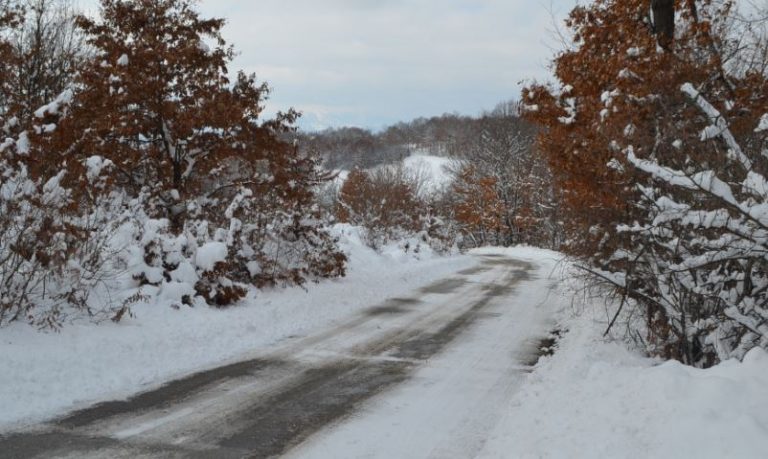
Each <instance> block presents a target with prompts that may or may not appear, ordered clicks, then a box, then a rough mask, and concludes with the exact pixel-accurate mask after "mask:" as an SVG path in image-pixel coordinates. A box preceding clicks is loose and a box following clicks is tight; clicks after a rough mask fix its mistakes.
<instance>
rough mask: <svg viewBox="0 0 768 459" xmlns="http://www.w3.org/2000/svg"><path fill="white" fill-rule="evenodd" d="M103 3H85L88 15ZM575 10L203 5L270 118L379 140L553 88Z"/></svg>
mask: <svg viewBox="0 0 768 459" xmlns="http://www.w3.org/2000/svg"><path fill="white" fill-rule="evenodd" d="M96 3H97V2H96V0H81V2H80V4H81V5H82V6H84V7H89V6H91V7H92V5H95V4H96ZM575 3H576V0H202V1H201V2H200V4H199V5H200V10H201V11H202V13H203V14H204V16H207V17H210V16H215V17H223V18H226V20H227V25H226V28H225V29H224V37H225V38H226V39H227V40H228V41H229V42H230V43H232V44H234V45H235V47H236V49H237V50H238V51H239V52H240V55H239V57H238V58H237V60H236V61H235V63H234V65H233V66H232V68H231V70H237V69H244V70H246V71H248V72H255V73H256V74H257V76H258V78H259V79H260V80H266V81H267V82H268V83H269V84H270V86H271V87H272V89H273V93H272V99H271V101H270V103H269V108H270V110H274V109H281V108H282V109H284V108H287V107H294V108H296V109H298V110H300V111H302V112H304V114H305V116H304V120H303V121H302V123H301V124H302V126H303V127H305V128H323V127H328V126H340V125H355V126H362V127H368V128H373V129H378V128H381V127H383V126H385V125H387V124H391V123H394V122H397V121H406V120H410V119H413V118H416V117H419V116H433V115H440V114H443V113H449V112H458V113H461V114H469V115H475V114H477V113H479V112H480V111H482V110H483V109H490V108H493V106H494V105H495V104H496V103H497V102H500V101H502V100H506V99H510V98H516V97H517V96H518V95H519V93H520V88H521V85H520V82H521V81H524V80H530V79H532V78H536V79H539V80H542V79H547V76H548V60H549V58H550V57H551V56H552V53H553V46H557V45H556V43H557V41H556V40H555V39H554V38H553V36H552V30H553V27H554V24H553V19H552V16H551V13H554V14H555V15H556V17H557V20H558V21H559V22H562V19H563V18H564V17H565V16H566V14H567V12H568V11H569V10H570V9H571V8H572V7H573V5H574V4H575Z"/></svg>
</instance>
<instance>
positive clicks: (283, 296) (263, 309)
mask: <svg viewBox="0 0 768 459" xmlns="http://www.w3.org/2000/svg"><path fill="white" fill-rule="evenodd" d="M336 231H337V232H338V235H339V236H340V237H341V245H342V248H343V249H344V250H345V251H346V252H347V254H348V256H349V258H350V263H349V270H348V272H349V275H348V277H346V278H345V279H342V280H338V281H328V282H323V283H320V284H317V285H314V284H313V285H308V286H307V290H306V291H305V290H302V289H301V288H291V289H277V290H273V291H266V292H251V294H250V295H249V297H248V299H247V301H246V302H245V303H244V304H243V305H240V306H235V307H232V308H230V309H225V310H215V309H212V308H208V307H197V308H189V307H186V306H184V307H182V308H181V309H180V310H176V309H173V308H171V307H161V306H159V305H154V306H150V305H143V306H137V307H135V308H134V309H133V312H134V314H135V317H133V318H126V319H124V320H123V322H122V323H120V324H112V323H104V324H101V325H98V326H97V325H93V324H70V325H67V326H65V327H64V328H63V329H62V331H61V333H58V334H57V333H39V332H37V331H35V330H34V329H32V328H30V327H28V326H26V325H21V324H17V325H13V326H10V327H7V328H4V329H2V330H0V368H2V371H0V431H7V430H15V429H17V428H20V427H23V426H24V425H27V424H29V423H34V422H37V421H42V420H45V419H47V418H50V417H52V416H56V415H60V414H63V413H65V412H67V411H70V410H73V409H77V408H83V407H86V406H88V405H90V404H92V403H94V402H98V401H103V400H112V399H120V398H125V397H127V396H129V395H131V394H133V393H135V392H137V391H144V390H149V389H152V388H154V387H158V386H159V385H161V384H162V383H163V382H164V381H166V380H169V379H172V378H177V377H181V376H183V375H185V374H189V373H193V372H196V371H199V370H203V369H206V368H211V367H216V366H219V365H222V364H226V363H229V362H232V361H237V360H240V359H241V358H243V357H244V356H247V355H248V354H252V353H254V352H258V351H259V350H263V349H265V348H267V347H269V346H270V345H272V344H275V343H277V342H278V341H280V340H283V339H285V338H287V337H289V336H295V335H304V334H307V333H309V332H311V331H313V330H316V329H319V328H322V327H326V326H330V325H332V324H334V323H337V322H341V321H342V320H344V319H345V318H348V317H349V316H350V315H353V314H355V313H357V312H359V311H361V310H363V309H365V308H368V307H371V306H374V305H376V304H379V303H381V302H382V301H385V300H386V299H387V298H390V297H393V296H398V295H402V294H403V293H404V292H408V291H410V290H412V289H415V288H418V287H420V286H422V285H425V284H428V283H431V282H433V281H434V280H436V279H440V278H441V277H443V276H446V275H448V274H450V273H453V272H455V271H458V270H460V269H463V268H465V267H468V266H470V265H471V264H472V263H473V260H472V259H471V258H470V257H464V256H456V257H450V258H441V257H436V256H434V255H433V254H431V253H430V252H429V251H428V250H422V251H421V252H419V253H418V254H412V253H410V254H406V253H404V252H403V251H402V250H401V249H398V248H396V247H389V248H385V250H383V254H379V253H376V252H374V251H373V250H371V249H369V248H367V247H366V246H365V245H364V244H363V243H362V242H361V240H360V235H359V234H358V232H357V230H356V229H355V228H353V227H350V226H338V227H337V228H336ZM215 249H216V248H215V247H211V250H210V254H209V255H210V256H208V255H206V256H205V257H204V258H205V260H198V261H200V262H202V261H206V262H215V260H216V259H217V253H216V252H217V250H215Z"/></svg>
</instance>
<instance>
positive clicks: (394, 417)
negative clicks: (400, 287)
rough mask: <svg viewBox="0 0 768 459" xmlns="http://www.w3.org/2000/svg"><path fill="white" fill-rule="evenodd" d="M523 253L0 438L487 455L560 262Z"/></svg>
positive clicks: (209, 450) (40, 453)
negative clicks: (247, 355)
mask: <svg viewBox="0 0 768 459" xmlns="http://www.w3.org/2000/svg"><path fill="white" fill-rule="evenodd" d="M520 253H521V252H518V253H517V254H516V256H515V257H514V258H512V257H510V256H509V254H508V253H506V252H504V251H498V250H497V251H493V250H489V251H482V252H478V253H476V254H475V255H474V257H476V259H477V262H476V264H475V266H473V267H470V268H467V269H464V270H462V271H459V272H457V273H455V274H453V275H451V276H449V277H446V278H443V279H441V280H439V281H437V282H435V283H432V284H430V285H427V286H425V287H422V288H420V289H419V290H417V291H411V292H403V295H402V296H400V297H395V298H389V299H387V300H385V301H383V302H382V303H380V304H379V305H377V306H376V307H373V308H368V309H366V310H365V311H363V312H362V313H360V314H356V315H354V316H350V317H349V318H348V319H347V320H346V321H343V322H342V323H337V324H335V325H333V326H329V327H326V328H324V329H322V330H316V331H315V332H313V333H310V334H308V335H306V336H301V337H295V338H291V339H287V340H284V341H282V342H280V343H279V344H276V345H274V346H272V347H269V348H265V349H262V350H261V351H260V352H259V353H258V354H257V355H254V356H253V358H251V359H249V360H246V361H242V362H237V363H233V364H231V365H227V366H225V367H221V368H215V369H212V370H209V371H205V372H202V373H198V374H195V375H192V376H189V377H186V378H183V379H180V380H177V381H174V382H171V383H169V384H167V385H165V386H163V387H161V388H159V389H156V390H153V391H150V392H146V393H144V394H141V395H138V396H136V397H134V398H132V399H129V400H127V401H118V402H109V403H104V404H100V405H96V406H94V407H92V408H87V409H84V410H81V411H79V412H75V413H72V414H70V415H67V416H66V417H63V418H60V419H58V420H56V421H53V422H50V423H47V424H44V425H40V426H37V427H35V428H33V429H32V430H30V431H27V432H22V433H16V434H13V435H8V436H6V437H0V451H2V452H3V453H2V454H3V457H137V456H138V457H270V456H277V455H285V454H287V455H289V457H306V458H323V457H328V458H344V457H381V458H394V457H397V458H411V457H412V458H428V457H435V458H450V457H456V458H466V457H483V456H485V455H487V454H486V453H485V452H484V445H485V442H486V440H487V437H488V434H489V432H491V431H492V430H493V428H494V427H495V425H496V423H497V422H498V421H499V419H501V418H502V416H503V415H504V410H506V409H508V402H509V400H510V399H511V397H512V396H513V395H514V393H515V390H516V388H517V387H519V385H520V384H521V383H522V381H523V380H524V378H525V377H526V375H527V374H528V372H529V371H530V363H531V360H532V358H533V359H535V356H536V351H537V343H538V342H539V340H540V339H541V337H543V336H545V335H546V334H547V332H548V331H549V330H550V329H551V327H552V325H553V324H552V323H551V317H552V304H555V303H556V301H554V302H551V301H549V300H550V293H551V290H552V288H554V287H555V284H554V282H555V281H554V280H552V279H550V276H549V275H550V273H551V270H552V267H553V265H554V260H551V261H549V260H546V261H544V260H543V259H542V257H541V253H540V252H536V254H535V255H536V256H535V257H533V258H532V259H525V257H524V256H523V257H521V256H519V255H520ZM522 253H523V254H524V251H523V252H522ZM534 259H535V261H534ZM318 307H321V306H318Z"/></svg>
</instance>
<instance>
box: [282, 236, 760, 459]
mask: <svg viewBox="0 0 768 459" xmlns="http://www.w3.org/2000/svg"><path fill="white" fill-rule="evenodd" d="M506 254H507V255H510V256H513V257H516V258H520V259H528V260H531V261H532V262H534V263H536V264H538V265H539V270H538V278H539V280H538V281H534V283H533V285H530V284H529V285H526V287H528V288H529V289H528V290H526V291H518V292H517V294H515V295H510V297H509V303H508V304H507V305H506V307H510V308H514V309H515V310H516V311H518V312H517V313H516V314H515V315H513V316H507V317H504V316H502V317H500V318H499V319H498V320H497V321H495V322H484V323H481V324H478V325H477V327H475V328H474V329H473V330H472V331H470V332H468V333H467V334H466V336H464V337H463V338H462V339H461V340H458V341H457V342H456V343H454V345H453V346H452V347H451V348H450V349H448V350H447V351H446V352H445V353H444V354H442V355H441V356H440V357H438V358H436V359H434V360H433V361H432V362H430V364H429V365H428V366H426V367H425V368H423V369H422V370H420V371H419V372H418V373H417V374H416V376H415V377H414V378H413V379H412V380H411V381H409V382H408V383H406V384H404V385H402V386H400V387H398V388H397V389H396V390H394V391H393V392H392V393H390V394H387V395H386V396H382V397H380V398H378V399H377V400H374V401H373V402H372V403H370V404H369V405H368V406H367V407H366V409H364V410H361V412H360V413H359V414H358V415H356V416H354V417H353V418H351V419H349V420H348V421H346V422H343V423H341V424H339V425H337V426H336V427H335V428H334V429H331V430H330V431H327V432H322V433H320V434H319V435H317V436H316V437H315V438H313V439H310V440H309V441H307V442H306V443H305V444H304V445H302V447H300V448H298V449H296V450H294V451H293V453H292V455H291V457H295V458H390V457H398V458H452V457H453V458H464V457H476V458H580V457H583V458H595V457H610V458H673V457H674V458H694V457H695V458H713V459H714V458H724V457H733V458H737V457H738V458H764V457H766V451H768V391H766V387H768V354H767V353H766V352H764V351H761V350H754V351H752V353H751V354H749V355H748V357H747V359H746V360H745V362H743V363H741V362H737V361H730V362H725V363H723V364H721V365H719V366H717V367H715V368H712V369H709V370H697V369H692V368H689V367H685V366H683V365H681V364H679V363H677V362H667V363H661V362H659V361H656V360H653V359H649V358H645V357H643V356H641V355H638V354H636V353H633V352H630V351H629V350H628V348H627V346H626V345H625V343H623V342H619V341H615V342H609V341H606V340H605V339H604V338H603V337H602V332H603V331H604V330H605V324H606V323H607V319H606V312H605V311H606V309H605V305H604V304H599V303H596V301H597V300H595V299H591V300H589V302H588V303H585V302H584V300H583V299H580V298H579V297H578V296H576V294H575V293H574V292H573V290H572V288H573V286H572V285H571V286H566V285H564V284H565V283H567V282H564V283H559V285H554V284H553V279H551V278H549V277H550V275H554V276H555V277H554V279H555V280H556V279H558V276H563V275H564V268H565V266H564V265H562V264H559V265H558V264H557V263H556V262H555V260H556V259H557V258H558V257H557V254H553V253H548V252H544V251H537V250H528V249H514V250H510V251H507V252H506ZM554 311H557V312H556V313H555V314H554V315H549V314H550V313H552V312H554ZM553 327H556V328H563V329H567V330H569V332H568V333H566V334H565V336H564V338H563V339H562V340H561V342H560V343H559V345H558V351H557V352H556V353H555V355H554V356H552V357H543V358H542V359H541V360H540V361H539V363H538V364H537V366H536V367H535V369H534V372H533V373H531V374H528V373H527V372H525V368H524V367H522V368H521V366H520V358H521V354H520V351H521V349H525V347H526V343H525V342H521V339H526V338H530V337H531V336H537V335H538V336H541V334H542V333H546V331H548V330H551V329H552V328H553ZM528 344H530V343H528ZM489 349H492V350H493V351H492V352H491V353H490V354H489V353H488V350H489ZM499 375H503V377H501V378H499Z"/></svg>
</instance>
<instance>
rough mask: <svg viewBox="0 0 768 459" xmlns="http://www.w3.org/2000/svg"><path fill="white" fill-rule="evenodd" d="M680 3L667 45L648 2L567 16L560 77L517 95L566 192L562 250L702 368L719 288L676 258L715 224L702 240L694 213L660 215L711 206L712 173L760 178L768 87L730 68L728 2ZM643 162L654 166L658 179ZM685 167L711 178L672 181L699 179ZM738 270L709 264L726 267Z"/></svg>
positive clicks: (719, 313) (721, 311)
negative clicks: (651, 20)
mask: <svg viewBox="0 0 768 459" xmlns="http://www.w3.org/2000/svg"><path fill="white" fill-rule="evenodd" d="M676 5H677V7H678V11H677V13H676V15H675V18H676V20H677V21H678V22H677V24H676V27H675V29H676V30H677V32H676V33H675V40H674V41H671V42H669V43H668V46H666V47H667V49H666V50H665V51H664V52H660V51H659V47H658V45H659V43H658V40H659V37H657V36H656V35H655V34H654V29H653V27H649V24H648V23H647V19H646V18H647V13H648V6H649V3H648V2H647V1H646V0H622V1H618V0H597V1H596V2H594V3H593V4H591V5H589V6H581V7H577V8H576V9H574V11H573V12H572V13H571V15H570V18H569V20H568V23H567V24H568V26H569V27H570V28H571V29H572V32H573V35H574V40H575V46H574V48H573V49H571V50H568V51H566V52H563V53H562V54H560V55H559V56H558V57H557V58H556V59H555V72H556V76H557V78H558V79H559V80H560V83H561V85H560V87H558V88H554V87H547V86H543V85H533V86H531V87H529V88H527V90H526V91H525V95H524V101H525V103H526V105H527V116H528V117H529V119H532V120H535V121H536V122H537V123H538V124H539V125H540V127H541V129H542V130H541V134H540V136H539V138H538V142H537V143H538V147H539V149H540V150H541V151H542V152H543V153H544V154H545V155H546V157H547V158H548V160H549V163H550V166H551V169H552V171H553V174H554V177H555V180H556V183H557V186H558V188H559V189H560V190H561V192H562V194H563V196H564V202H563V204H564V210H565V214H566V215H565V220H566V222H567V223H568V228H567V230H568V235H567V236H568V240H569V243H568V244H567V246H566V247H565V248H566V250H567V251H569V252H570V253H571V254H572V255H577V256H580V257H582V260H583V261H585V264H586V265H587V266H590V268H589V269H591V270H592V271H593V272H594V273H596V274H597V275H598V276H601V277H602V278H603V279H605V280H607V281H609V282H610V283H612V284H613V285H614V286H615V287H616V288H617V290H618V292H619V293H620V294H621V295H622V296H623V297H624V298H625V299H627V300H631V301H634V302H636V304H640V305H641V307H642V308H644V311H643V312H644V314H645V317H646V319H647V327H646V331H647V335H646V336H645V337H644V342H645V343H646V344H648V346H649V350H651V352H654V353H656V354H658V355H662V356H665V357H674V358H679V359H681V360H683V361H686V362H688V363H697V364H703V365H706V364H710V363H712V362H713V361H715V360H716V359H715V358H713V357H712V356H713V355H715V354H717V352H716V351H715V350H714V345H713V344H712V343H713V342H715V341H713V339H710V338H712V336H713V333H714V334H717V333H721V332H722V333H726V332H725V331H724V330H725V329H726V328H728V327H725V328H719V324H720V323H723V322H720V321H722V320H723V317H725V315H726V306H725V305H726V303H727V301H724V300H723V299H722V298H720V297H719V295H720V294H721V293H723V291H724V290H727V289H728V287H724V286H723V285H719V286H717V287H716V288H715V287H713V288H712V289H711V290H709V291H704V290H705V289H704V287H703V286H704V285H710V286H711V285H712V284H711V282H712V280H713V279H719V278H718V277H717V275H715V274H713V272H712V271H711V270H709V268H707V267H703V266H699V265H698V264H692V265H687V264H681V260H682V259H683V258H685V257H687V256H688V255H692V256H694V255H695V254H697V253H700V252H699V251H700V250H701V248H702V247H701V246H702V245H704V244H705V243H704V241H706V240H707V238H709V237H711V236H712V235H713V234H717V231H715V230H714V228H713V227H710V226H707V225H709V224H710V223H702V225H704V226H706V228H707V231H704V232H703V233H704V234H707V236H706V237H703V236H702V234H698V235H696V236H693V235H692V234H693V233H690V232H687V231H688V230H685V231H684V229H685V228H686V225H694V226H695V225H698V223H697V222H694V221H690V220H687V219H682V220H679V221H678V220H677V219H676V218H677V217H675V218H672V217H670V214H681V212H684V209H688V208H690V206H699V205H701V206H702V207H704V208H707V209H709V210H714V209H713V208H710V206H713V205H714V204H713V203H714V202H715V200H713V198H712V196H711V194H712V193H709V194H710V196H706V195H707V193H702V192H705V191H707V189H708V188H709V187H710V186H714V184H715V183H717V184H720V182H718V181H716V180H714V178H713V177H718V180H720V181H721V182H722V183H731V184H735V183H743V182H744V179H745V177H744V176H743V174H745V173H758V174H760V176H764V175H765V174H764V171H765V167H766V163H765V158H764V156H763V155H762V154H761V152H762V150H764V146H763V145H764V135H763V134H760V133H758V132H756V131H755V126H756V125H757V121H758V120H759V118H760V116H762V114H763V113H765V112H766V111H768V84H767V83H766V79H765V75H764V74H762V73H760V72H756V71H746V72H738V73H734V72H732V71H730V70H729V69H730V68H731V67H732V63H733V62H734V59H736V58H737V57H738V52H739V47H738V46H734V42H732V41H731V39H732V35H731V34H729V33H728V30H727V28H728V26H729V24H730V17H731V12H732V11H733V3H732V2H730V1H723V2H714V1H709V0H696V1H686V2H677V3H676ZM656 6H657V7H658V6H659V5H658V4H657V5H656ZM667 30H669V28H667ZM755 68H758V67H757V66H756V67H755ZM681 88H687V90H685V91H683V90H681ZM691 89H693V90H691ZM702 101H708V102H707V103H706V104H704V103H703V102H702ZM703 107H705V108H704V109H703ZM713 113H716V114H717V116H712V114H713ZM726 119H727V120H728V123H726V122H725V120H726ZM736 140H738V141H736ZM646 161H647V162H650V163H651V164H657V163H661V164H663V165H664V168H665V169H663V171H665V172H662V175H663V174H666V176H665V177H666V179H667V180H663V178H664V177H655V176H654V174H651V173H650V172H651V171H653V172H654V173H655V172H658V170H657V169H654V168H652V167H649V166H648V167H646V166H647V164H648V163H646ZM670 171H678V172H679V173H680V174H682V175H681V176H675V175H674V173H671V172H670ZM700 172H701V173H702V174H701V175H696V174H699V173H700ZM649 174H650V176H649ZM688 175H690V176H691V177H693V176H696V177H698V178H697V179H696V180H701V179H702V177H710V181H709V182H707V183H708V184H704V183H703V182H698V183H699V184H700V185H702V188H703V189H702V190H697V189H692V186H688V187H685V186H683V187H680V186H679V185H680V184H689V185H690V184H691V183H697V182H696V180H694V181H686V179H684V178H683V177H686V176H688ZM660 178H661V179H660ZM718 186H719V185H718ZM670 187H672V188H675V187H677V188H678V189H677V190H676V191H675V193H668V191H669V189H670ZM694 188H695V187H694ZM686 190H687V191H686ZM741 198H742V197H741V196H736V198H735V199H737V200H738V199H741ZM745 199H746V198H745ZM659 214H663V215H664V216H663V217H659ZM703 215H704V214H699V216H700V217H702V218H703ZM720 215H721V216H722V215H723V214H720ZM657 217H658V218H657ZM734 217H735V215H734ZM673 220H674V221H675V223H674V224H673V223H671V222H672V221H673ZM689 229H690V228H689ZM654 231H658V232H657V233H655V232H654ZM726 231H727V230H726ZM717 240H718V238H715V241H717ZM725 240H727V238H726V239H723V240H722V241H720V242H721V243H723V244H726V243H725V242H723V241H725ZM712 244H713V245H716V244H717V243H716V242H714V241H713V242H712ZM697 245H698V247H696V246H697ZM726 245H727V244H726ZM721 255H722V253H721ZM737 258H738V257H737ZM692 259H693V258H692ZM710 261H712V260H710ZM729 261H730V262H735V264H736V265H741V264H742V261H744V262H745V263H744V266H746V265H748V264H749V263H746V260H738V261H735V260H733V259H729ZM692 267H695V268H696V269H692ZM735 269H736V268H734V266H730V265H729V264H728V263H724V264H723V265H717V271H719V272H723V273H725V272H736V271H734V270H735ZM739 269H745V268H739ZM750 270H751V268H750ZM606 273H609V274H606ZM667 274H669V275H667ZM689 275H690V276H689ZM761 275H762V274H761ZM737 277H738V276H737ZM669 279H672V280H669ZM691 279H693V280H691ZM730 279H731V280H733V279H734V278H730ZM723 295H725V294H723ZM694 323H695V324H697V326H700V327H701V328H695V327H693V328H692V327H691V325H692V324H694ZM705 324H708V325H709V326H711V327H712V328H707V327H706V326H705ZM731 325H732V324H731ZM729 326H730V325H729ZM713 330H715V332H713ZM731 330H732V331H733V330H741V331H740V332H738V333H737V332H734V336H737V335H738V334H739V333H742V332H743V330H744V328H743V324H742V325H738V326H735V328H731ZM728 333H730V332H728ZM739 339H740V338H737V339H736V341H739ZM732 345H733V342H731V343H729V344H728V345H727V346H723V349H725V348H729V346H732ZM737 347H738V346H737ZM742 349H743V348H742ZM719 355H721V356H722V355H727V352H726V353H725V354H719Z"/></svg>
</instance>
